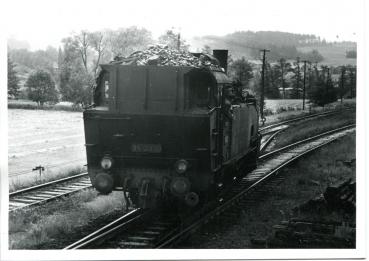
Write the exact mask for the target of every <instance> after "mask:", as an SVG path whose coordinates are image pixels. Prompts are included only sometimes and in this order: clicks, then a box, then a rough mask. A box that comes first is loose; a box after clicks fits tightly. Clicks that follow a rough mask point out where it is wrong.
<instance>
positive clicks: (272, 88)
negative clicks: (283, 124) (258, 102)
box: [264, 62, 282, 99]
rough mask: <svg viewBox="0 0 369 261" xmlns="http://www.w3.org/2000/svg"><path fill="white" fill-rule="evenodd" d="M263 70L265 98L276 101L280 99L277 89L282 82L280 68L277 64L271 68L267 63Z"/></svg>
mask: <svg viewBox="0 0 369 261" xmlns="http://www.w3.org/2000/svg"><path fill="white" fill-rule="evenodd" d="M265 68H266V70H265V72H266V73H265V90H264V92H265V97H267V98H269V99H278V98H279V97H280V95H279V90H278V88H279V86H281V80H282V78H281V71H280V67H279V65H278V64H275V65H273V66H272V65H271V64H270V63H268V62H267V63H266V66H265Z"/></svg>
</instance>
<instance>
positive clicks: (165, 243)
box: [156, 124, 355, 248]
mask: <svg viewBox="0 0 369 261" xmlns="http://www.w3.org/2000/svg"><path fill="white" fill-rule="evenodd" d="M354 126H355V124H351V125H348V126H345V127H341V128H338V129H336V130H332V131H328V132H325V133H323V134H319V135H316V136H314V137H311V138H308V139H305V140H302V141H298V142H296V143H294V144H290V145H288V146H285V147H283V148H281V149H278V150H276V151H273V152H270V153H268V154H265V155H264V156H262V157H260V158H261V159H263V160H266V159H268V158H271V157H272V155H276V154H279V153H282V152H285V151H289V150H291V149H292V148H296V147H298V146H299V145H301V144H303V143H304V142H305V143H307V142H310V141H313V140H318V139H319V138H322V137H325V136H328V135H331V134H333V133H339V132H341V131H345V130H347V129H350V128H353V127H354ZM339 137H341V136H338V137H336V138H332V139H330V140H327V141H325V142H322V143H321V144H318V145H316V146H313V147H311V148H309V149H307V150H305V151H303V152H300V153H298V154H297V155H295V156H294V157H292V158H290V159H288V160H287V161H284V162H282V163H281V164H279V165H278V166H276V167H275V168H274V169H273V170H271V171H270V172H268V173H267V174H266V175H264V176H263V177H261V178H260V179H258V180H257V181H256V182H254V183H252V184H251V185H250V186H247V187H246V188H244V189H243V190H241V191H240V192H238V193H237V194H236V195H233V196H232V197H231V198H230V199H228V200H226V201H225V202H222V203H221V205H220V206H218V207H216V208H215V209H213V210H211V211H210V212H208V213H207V214H205V215H204V216H203V217H201V218H199V219H198V220H196V221H195V222H193V223H192V224H190V225H189V226H187V227H185V228H182V229H181V231H180V232H179V233H177V234H175V235H174V236H173V237H171V238H169V239H167V240H165V241H163V242H161V243H160V244H158V245H157V246H156V248H168V247H169V246H171V245H173V244H174V243H176V242H178V241H179V240H180V239H181V238H182V237H184V236H185V235H187V234H188V233H189V232H191V231H193V230H195V229H197V228H198V227H200V226H201V225H202V224H204V223H207V222H208V221H209V220H210V219H211V218H213V217H214V216H217V215H219V214H220V213H222V212H224V211H226V210H227V209H228V208H230V207H231V206H233V205H235V204H236V203H237V202H238V201H239V200H240V199H242V198H244V197H245V195H247V193H248V192H249V191H251V190H252V189H254V188H255V187H257V186H259V185H260V184H263V183H264V182H265V181H267V180H268V179H270V178H271V177H273V176H274V175H275V174H276V173H278V172H279V171H280V170H281V169H283V168H284V167H286V166H288V165H290V164H291V163H292V162H294V161H296V160H298V159H300V158H301V157H303V156H305V155H306V154H308V153H310V152H312V151H314V150H316V149H318V148H321V147H322V146H325V145H327V144H329V143H331V142H333V141H335V140H336V139H338V138H339Z"/></svg>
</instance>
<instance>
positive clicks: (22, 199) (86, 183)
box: [9, 173, 91, 212]
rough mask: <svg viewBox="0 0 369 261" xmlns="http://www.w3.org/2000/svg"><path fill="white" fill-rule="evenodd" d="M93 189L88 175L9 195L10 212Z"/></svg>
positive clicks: (75, 176) (80, 175) (56, 181)
mask: <svg viewBox="0 0 369 261" xmlns="http://www.w3.org/2000/svg"><path fill="white" fill-rule="evenodd" d="M90 187H91V182H90V179H89V177H88V175H87V173H81V174H77V175H74V176H71V177H67V178H63V179H59V180H55V181H51V182H47V183H44V184H41V185H37V186H32V187H29V188H25V189H21V190H18V191H15V192H11V193H9V212H15V211H17V210H20V209H25V208H29V207H34V206H38V205H41V204H43V203H46V202H49V201H51V200H55V199H57V198H60V197H63V196H67V195H70V194H73V193H75V192H78V191H81V190H84V189H87V188H90Z"/></svg>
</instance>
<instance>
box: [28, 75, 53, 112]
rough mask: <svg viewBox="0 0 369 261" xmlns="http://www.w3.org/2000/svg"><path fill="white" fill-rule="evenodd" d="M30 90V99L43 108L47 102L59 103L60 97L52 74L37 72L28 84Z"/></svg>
mask: <svg viewBox="0 0 369 261" xmlns="http://www.w3.org/2000/svg"><path fill="white" fill-rule="evenodd" d="M26 86H27V88H28V98H29V99H30V100H32V101H35V102H37V104H38V105H40V106H43V105H44V103H45V102H57V100H58V96H57V92H56V89H55V83H54V81H53V80H52V78H51V75H50V73H48V72H46V71H43V70H37V71H36V72H34V73H32V74H31V75H30V76H29V77H28V79H27V82H26Z"/></svg>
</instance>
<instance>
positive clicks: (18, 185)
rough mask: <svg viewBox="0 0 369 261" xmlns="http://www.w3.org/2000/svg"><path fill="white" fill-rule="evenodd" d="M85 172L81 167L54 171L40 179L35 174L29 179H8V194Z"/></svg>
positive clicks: (18, 177) (19, 177)
mask: <svg viewBox="0 0 369 261" xmlns="http://www.w3.org/2000/svg"><path fill="white" fill-rule="evenodd" d="M86 171H87V169H86V167H84V166H81V167H70V168H65V169H63V170H60V171H56V172H50V173H47V175H45V174H44V175H42V176H41V178H40V177H39V175H37V174H33V175H32V176H29V177H24V176H26V175H22V177H21V176H16V177H9V192H13V191H17V190H20V189H24V188H28V187H32V186H36V185H40V184H44V183H46V182H50V181H54V180H58V179H62V178H66V177H70V176H73V175H77V174H80V173H82V172H86Z"/></svg>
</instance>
